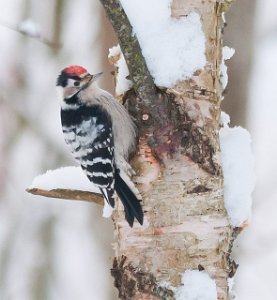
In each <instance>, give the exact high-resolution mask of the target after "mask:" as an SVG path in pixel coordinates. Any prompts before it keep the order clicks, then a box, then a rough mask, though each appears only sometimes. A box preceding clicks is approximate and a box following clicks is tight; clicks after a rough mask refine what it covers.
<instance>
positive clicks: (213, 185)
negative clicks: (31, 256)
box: [102, 0, 236, 299]
mask: <svg viewBox="0 0 277 300" xmlns="http://www.w3.org/2000/svg"><path fill="white" fill-rule="evenodd" d="M102 2H103V1H102ZM104 2H105V1H104ZM230 3H231V1H221V2H218V1H201V0H189V1H187V0H186V1H184V0H173V1H172V7H171V9H172V17H173V18H179V17H181V16H186V15H188V14H189V13H190V12H192V11H196V12H197V13H199V14H200V16H201V20H202V29H203V31H204V33H205V36H206V58H207V64H206V66H205V68H204V69H202V70H199V71H197V72H196V73H195V74H194V76H193V77H192V78H190V79H189V80H186V81H179V82H178V83H177V84H176V86H175V87H174V88H173V89H171V90H167V91H166V92H162V91H161V92H158V93H157V95H156V96H157V97H156V99H155V104H154V105H152V106H147V105H141V104H140V102H141V101H140V100H141V99H139V97H138V94H137V93H136V92H128V93H127V94H126V95H125V100H126V103H127V104H128V107H129V109H130V113H132V114H133V115H134V116H135V118H136V120H137V125H138V127H139V144H138V147H137V153H136V156H135V157H134V158H133V160H132V162H131V163H132V165H133V167H134V168H135V170H136V172H137V175H136V176H135V177H134V178H133V180H134V182H136V183H137V187H138V188H139V190H140V192H141V194H142V195H143V207H144V210H145V221H144V225H143V227H141V226H139V225H135V226H134V228H130V227H129V226H128V224H127V223H126V222H125V221H124V213H123V210H122V207H119V209H118V211H117V214H116V215H115V224H116V225H115V226H116V228H115V238H116V242H115V245H114V248H115V259H114V264H113V268H112V275H113V276H114V278H115V285H116V287H117V288H118V290H119V297H120V298H121V299H175V297H174V292H173V291H172V290H171V289H170V288H165V287H162V286H161V285H160V283H161V282H165V281H166V282H168V283H169V284H170V285H171V286H174V287H178V286H179V285H180V283H181V277H180V274H181V273H183V272H185V271H186V270H189V269H196V270H197V269H199V270H203V269H204V270H205V271H206V272H208V274H209V275H210V276H211V277H212V278H214V279H215V282H216V286H217V293H218V299H229V296H228V282H227V281H228V278H229V276H231V275H233V273H234V272H235V268H236V265H235V263H234V262H232V260H231V259H230V251H231V248H232V242H233V238H234V231H233V229H232V227H231V226H230V224H229V221H228V217H227V214H226V211H225V208H224V199H223V175H222V170H221V164H220V147H219V140H218V129H219V117H220V101H221V98H222V88H221V84H220V80H219V78H220V70H219V65H220V63H221V50H222V40H221V38H222V36H221V33H222V26H223V24H222V12H224V11H226V10H227V8H228V7H229V5H230ZM119 38H120V37H119ZM123 52H124V51H123ZM127 63H128V60H127ZM157 113H158V119H159V120H157Z"/></svg>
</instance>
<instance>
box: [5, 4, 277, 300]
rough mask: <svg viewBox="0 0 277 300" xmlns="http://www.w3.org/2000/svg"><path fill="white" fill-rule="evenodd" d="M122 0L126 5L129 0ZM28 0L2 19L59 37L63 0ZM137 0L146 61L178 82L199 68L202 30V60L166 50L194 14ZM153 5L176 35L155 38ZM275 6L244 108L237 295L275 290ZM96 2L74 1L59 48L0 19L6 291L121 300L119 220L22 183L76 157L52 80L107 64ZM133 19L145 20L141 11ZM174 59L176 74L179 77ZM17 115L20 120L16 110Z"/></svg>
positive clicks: (260, 17) (253, 296)
mask: <svg viewBox="0 0 277 300" xmlns="http://www.w3.org/2000/svg"><path fill="white" fill-rule="evenodd" d="M124 2H125V3H123V2H122V3H123V5H125V6H126V7H125V8H126V10H128V7H127V6H128V5H130V3H132V1H130V0H129V1H127V0H125V1H124ZM30 3H31V4H30V6H31V7H32V9H31V10H30V12H29V14H28V15H27V16H26V17H25V14H22V11H24V9H25V8H24V7H25V1H23V0H11V1H3V0H0V4H2V5H1V12H0V20H5V21H7V22H10V23H12V24H20V23H21V22H22V21H24V20H31V21H32V22H33V23H30V22H29V25H28V23H25V30H26V27H27V29H28V30H30V28H31V30H33V34H37V33H36V30H38V28H40V29H39V33H40V34H43V35H45V36H46V37H51V36H52V35H53V28H52V23H51V22H52V20H53V18H54V17H53V11H54V6H55V1H49V2H48V1H47V2H45V3H44V2H38V1H30ZM133 3H134V4H135V2H133ZM139 3H140V5H139V7H137V10H136V12H137V13H138V14H139V13H142V14H145V24H147V30H148V29H149V32H148V33H149V35H146V36H145V37H139V38H140V40H141V41H142V43H145V44H146V45H148V46H146V49H147V47H149V48H148V49H149V50H145V51H146V52H145V53H144V54H145V55H146V57H149V58H147V60H148V62H149V65H151V67H150V69H151V72H152V74H153V76H154V77H155V79H156V83H157V84H160V85H165V86H170V85H172V84H173V83H174V82H175V81H176V78H178V76H183V78H184V77H186V76H189V75H190V74H192V72H194V71H195V68H200V67H201V66H203V64H204V63H205V57H204V56H203V49H202V46H203V39H202V38H201V39H199V40H198V39H196V40H194V42H195V44H194V45H195V48H196V49H197V51H199V52H197V53H198V54H197V55H196V57H197V59H196V60H195V61H194V60H192V61H191V60H186V58H184V57H183V56H182V55H183V54H184V55H185V56H186V57H189V58H190V59H193V58H192V57H191V53H190V52H189V49H187V51H184V52H182V51H181V53H180V51H179V52H178V53H176V55H174V63H172V60H171V59H172V57H168V56H167V53H168V51H170V50H168V48H167V46H170V45H171V44H172V43H176V39H177V38H176V39H175V37H172V36H171V33H172V31H175V30H176V32H178V36H179V37H180V36H181V35H182V34H183V31H182V28H183V27H182V26H186V25H187V24H188V23H189V24H193V25H194V26H195V27H194V30H192V31H191V32H188V33H187V36H184V38H183V41H186V38H188V37H191V36H192V35H194V34H195V35H197V34H198V33H199V30H200V28H199V21H198V19H197V18H198V17H197V15H196V14H192V15H190V16H189V18H188V19H183V20H181V21H176V22H175V21H174V22H172V21H170V20H169V18H168V4H169V0H155V1H154V0H153V1H151V2H150V1H146V0H144V1H139ZM145 3H148V4H149V3H150V4H149V5H151V4H153V5H154V4H161V5H160V6H159V7H160V9H159V11H158V10H156V11H157V13H156V15H157V16H158V17H159V18H158V20H156V22H157V24H161V23H159V22H161V21H162V20H165V21H166V22H167V27H166V28H165V29H166V30H165V32H168V37H167V38H166V39H162V38H161V40H160V41H159V44H157V45H153V44H151V39H152V36H153V35H155V32H156V31H155V30H157V27H158V25H157V26H153V24H150V23H149V22H150V21H149V19H151V16H150V15H148V14H146V13H145V11H144V8H145ZM234 5H236V4H234ZM276 9H277V5H276V1H275V0H268V1H266V2H265V1H261V0H258V8H257V24H256V26H257V30H256V31H257V40H256V41H257V42H256V54H255V64H254V69H253V74H252V80H251V87H250V88H251V96H250V103H251V109H250V111H249V112H248V119H249V122H248V124H249V128H250V132H251V136H252V140H253V145H254V154H255V157H256V174H257V187H256V192H255V194H254V196H255V197H254V205H253V214H252V218H251V223H250V226H249V229H247V230H245V231H244V232H243V233H242V234H241V235H240V236H239V238H238V240H237V242H236V246H235V248H234V251H235V253H234V255H235V256H236V257H237V259H236V260H237V262H238V263H239V264H240V266H239V268H238V271H237V275H236V278H235V288H236V293H237V294H238V296H239V297H238V299H240V300H260V299H267V300H275V299H276V295H277V286H276V278H277V271H276V270H277V243H276V239H275V236H276V235H277V222H276V210H277V203H276V197H277V190H276V179H275V178H276V175H275V172H276V171H275V170H276V168H277V166H276V164H277V160H276V159H275V155H276V153H277V140H276V128H277V124H276V123H277V118H276V111H277V107H276V93H275V84H276V83H275V81H276V76H275V73H276V68H277V54H276V53H277V34H276V28H277V19H276V13H275V12H276ZM80 11H82V13H79V12H80ZM152 11H153V9H152ZM98 12H99V3H98V1H90V0H80V1H78V2H76V1H68V2H67V5H66V9H65V10H64V12H63V17H64V20H65V22H64V24H63V25H64V26H63V32H62V42H63V44H64V48H63V55H62V56H60V57H57V56H55V55H54V54H53V52H52V51H51V50H50V49H49V48H47V47H46V46H44V45H42V44H40V43H39V42H38V41H36V40H34V39H28V38H26V37H25V38H24V37H22V35H19V34H18V33H15V32H13V31H10V30H8V29H7V28H5V27H3V26H0V41H1V47H0V58H1V62H2V64H1V72H0V86H1V92H0V125H1V126H0V193H1V200H0V299H12V300H17V299H18V300H32V299H34V300H37V299H42V298H47V299H50V300H56V299H67V300H75V299H84V300H86V299H87V300H98V299H101V300H111V299H116V296H115V295H116V294H114V293H113V292H112V279H111V277H110V272H109V268H110V267H111V257H112V255H113V250H112V247H111V242H112V234H113V228H112V225H111V221H110V220H107V219H103V218H102V216H101V215H102V213H101V208H100V207H99V206H97V205H93V204H88V203H79V202H78V203H76V202H69V201H62V200H55V199H46V198H45V199H44V198H36V197H34V196H32V195H28V194H26V193H24V189H25V188H26V187H27V186H28V185H29V184H30V182H31V181H32V179H33V178H34V177H35V176H36V175H37V174H40V173H42V172H43V171H45V170H47V169H51V168H52V169H53V168H56V167H59V166H61V165H69V164H72V162H73V160H71V156H70V155H69V154H68V149H67V148H66V146H65V144H64V142H63V137H62V133H61V130H59V129H60V121H59V103H58V102H57V101H56V94H55V87H54V85H55V80H56V76H57V73H58V72H59V71H60V69H61V68H62V67H64V66H65V65H67V64H68V62H70V63H71V62H72V63H76V64H81V65H84V66H86V67H87V68H88V69H89V70H90V71H91V72H95V73H97V72H99V71H101V69H100V68H101V65H100V61H99V59H98V55H99V52H101V51H103V49H102V48H101V47H100V46H99V45H98V43H99V35H98V30H99V22H100V15H99V13H98ZM92 13H93V18H92ZM23 15H24V17H23ZM133 19H134V20H135V19H136V21H137V22H138V23H139V22H140V21H139V19H138V18H136V16H135V17H134V18H133ZM186 22H187V23H186ZM21 24H23V25H24V23H21ZM26 24H27V25H28V26H29V27H28V26H26ZM30 24H31V26H30ZM33 24H38V27H35V26H33ZM149 24H150V25H149ZM138 26H143V24H138ZM23 28H24V26H23ZM150 29H151V30H150ZM197 36H198V35H197ZM160 45H162V47H161V49H162V52H161V54H160V56H159V61H160V60H163V61H164V62H165V63H167V64H168V66H169V67H168V68H169V69H168V74H167V76H166V78H164V77H163V76H162V77H159V74H160V71H159V69H157V68H158V66H157V64H156V65H155V57H154V58H153V57H152V58H151V52H152V51H156V48H157V47H160ZM111 46H112V45H109V47H111ZM228 46H230V47H232V46H233V45H228ZM80 49H81V50H80ZM201 49H202V50H201ZM80 51H81V52H82V55H80ZM106 51H107V53H106V54H108V50H106ZM236 55H238V54H235V56H234V57H233V58H232V59H235V57H236ZM175 58H176V60H175ZM183 59H184V60H183ZM180 61H181V63H180ZM190 61H191V63H190ZM175 62H176V63H177V64H178V66H179V67H178V68H176V66H175V65H174V64H175ZM183 62H184V63H183ZM174 68H175V69H174ZM176 69H177V71H178V72H179V73H178V75H176V76H175V75H174V74H175V71H174V70H176ZM110 80H111V77H110ZM17 115H19V116H21V118H19V119H18V118H16V116H17ZM26 122H29V127H28V126H26ZM7 141H9V142H7ZM94 282H96V284H94ZM38 287H39V288H38Z"/></svg>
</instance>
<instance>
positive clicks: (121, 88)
mask: <svg viewBox="0 0 277 300" xmlns="http://www.w3.org/2000/svg"><path fill="white" fill-rule="evenodd" d="M113 57H119V58H118V60H116V61H115V63H114V65H115V67H116V68H117V77H116V86H115V94H116V96H120V95H124V93H125V92H127V91H128V90H130V89H131V87H132V86H133V83H132V81H131V80H129V79H127V78H126V77H127V76H128V75H129V70H128V67H127V64H126V61H125V58H124V56H123V54H122V52H121V49H120V46H119V45H117V46H114V47H112V48H110V49H109V59H112V58H113Z"/></svg>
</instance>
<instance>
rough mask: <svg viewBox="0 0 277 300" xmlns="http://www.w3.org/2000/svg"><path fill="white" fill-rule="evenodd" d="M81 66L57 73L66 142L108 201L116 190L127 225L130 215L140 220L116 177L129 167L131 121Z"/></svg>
mask: <svg viewBox="0 0 277 300" xmlns="http://www.w3.org/2000/svg"><path fill="white" fill-rule="evenodd" d="M101 75H102V73H97V74H95V75H91V74H90V73H89V72H88V71H87V70H86V69H85V68H84V67H81V66H78V65H71V66H68V67H66V68H64V69H63V70H62V71H61V72H60V73H59V75H58V78H57V82H56V85H57V89H58V95H59V99H60V103H61V125H62V131H63V135H64V139H65V142H66V144H68V146H69V148H70V150H71V152H72V154H73V156H74V158H75V160H76V161H77V162H78V163H79V164H80V166H81V168H82V170H83V171H84V173H85V174H86V176H87V177H88V179H89V180H90V181H91V182H92V183H93V184H94V185H96V186H97V187H98V188H99V190H100V192H101V193H102V194H103V197H104V200H105V201H106V202H107V204H108V205H110V206H111V207H114V205H115V198H116V194H117V195H118V197H119V198H120V200H121V202H122V203H123V206H124V211H125V218H126V220H127V222H128V223H129V225H130V227H133V224H134V219H135V218H136V219H137V221H138V222H139V223H140V224H141V225H143V210H142V207H141V203H140V202H141V201H140V200H138V197H137V196H136V194H135V193H134V191H133V190H132V189H131V188H130V186H129V185H130V184H129V185H128V184H127V183H126V182H125V181H124V180H123V179H122V177H124V176H122V173H123V172H126V169H128V168H130V166H129V164H128V163H127V159H128V156H129V154H130V153H131V152H132V151H134V149H135V144H136V134H137V130H136V126H135V124H134V122H133V120H132V118H131V116H130V115H129V114H128V112H127V110H126V109H125V107H124V106H123V105H122V104H120V103H119V102H118V101H117V100H116V99H115V98H114V97H113V96H112V95H111V94H110V93H109V92H107V91H105V90H103V89H101V88H100V87H99V86H98V84H97V79H99V77H100V76H101Z"/></svg>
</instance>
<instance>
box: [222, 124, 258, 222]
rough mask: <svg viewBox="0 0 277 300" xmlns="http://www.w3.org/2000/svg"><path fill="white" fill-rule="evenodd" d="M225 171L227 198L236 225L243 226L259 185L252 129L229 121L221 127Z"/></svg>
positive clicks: (230, 214) (225, 192)
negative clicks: (233, 125) (237, 125)
mask: <svg viewBox="0 0 277 300" xmlns="http://www.w3.org/2000/svg"><path fill="white" fill-rule="evenodd" d="M219 138H220V147H221V161H222V168H223V175H224V201H225V208H226V210H227V212H228V215H229V218H230V222H231V224H232V226H234V227H236V226H240V225H242V224H243V222H245V221H246V220H247V219H249V218H250V216H251V207H252V196H251V194H252V192H253V190H254V186H255V171H254V156H253V153H252V149H251V137H250V134H249V132H248V131H247V130H246V129H244V128H241V127H234V128H230V127H229V126H228V125H227V124H225V125H224V127H223V128H221V129H220V131H219Z"/></svg>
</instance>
